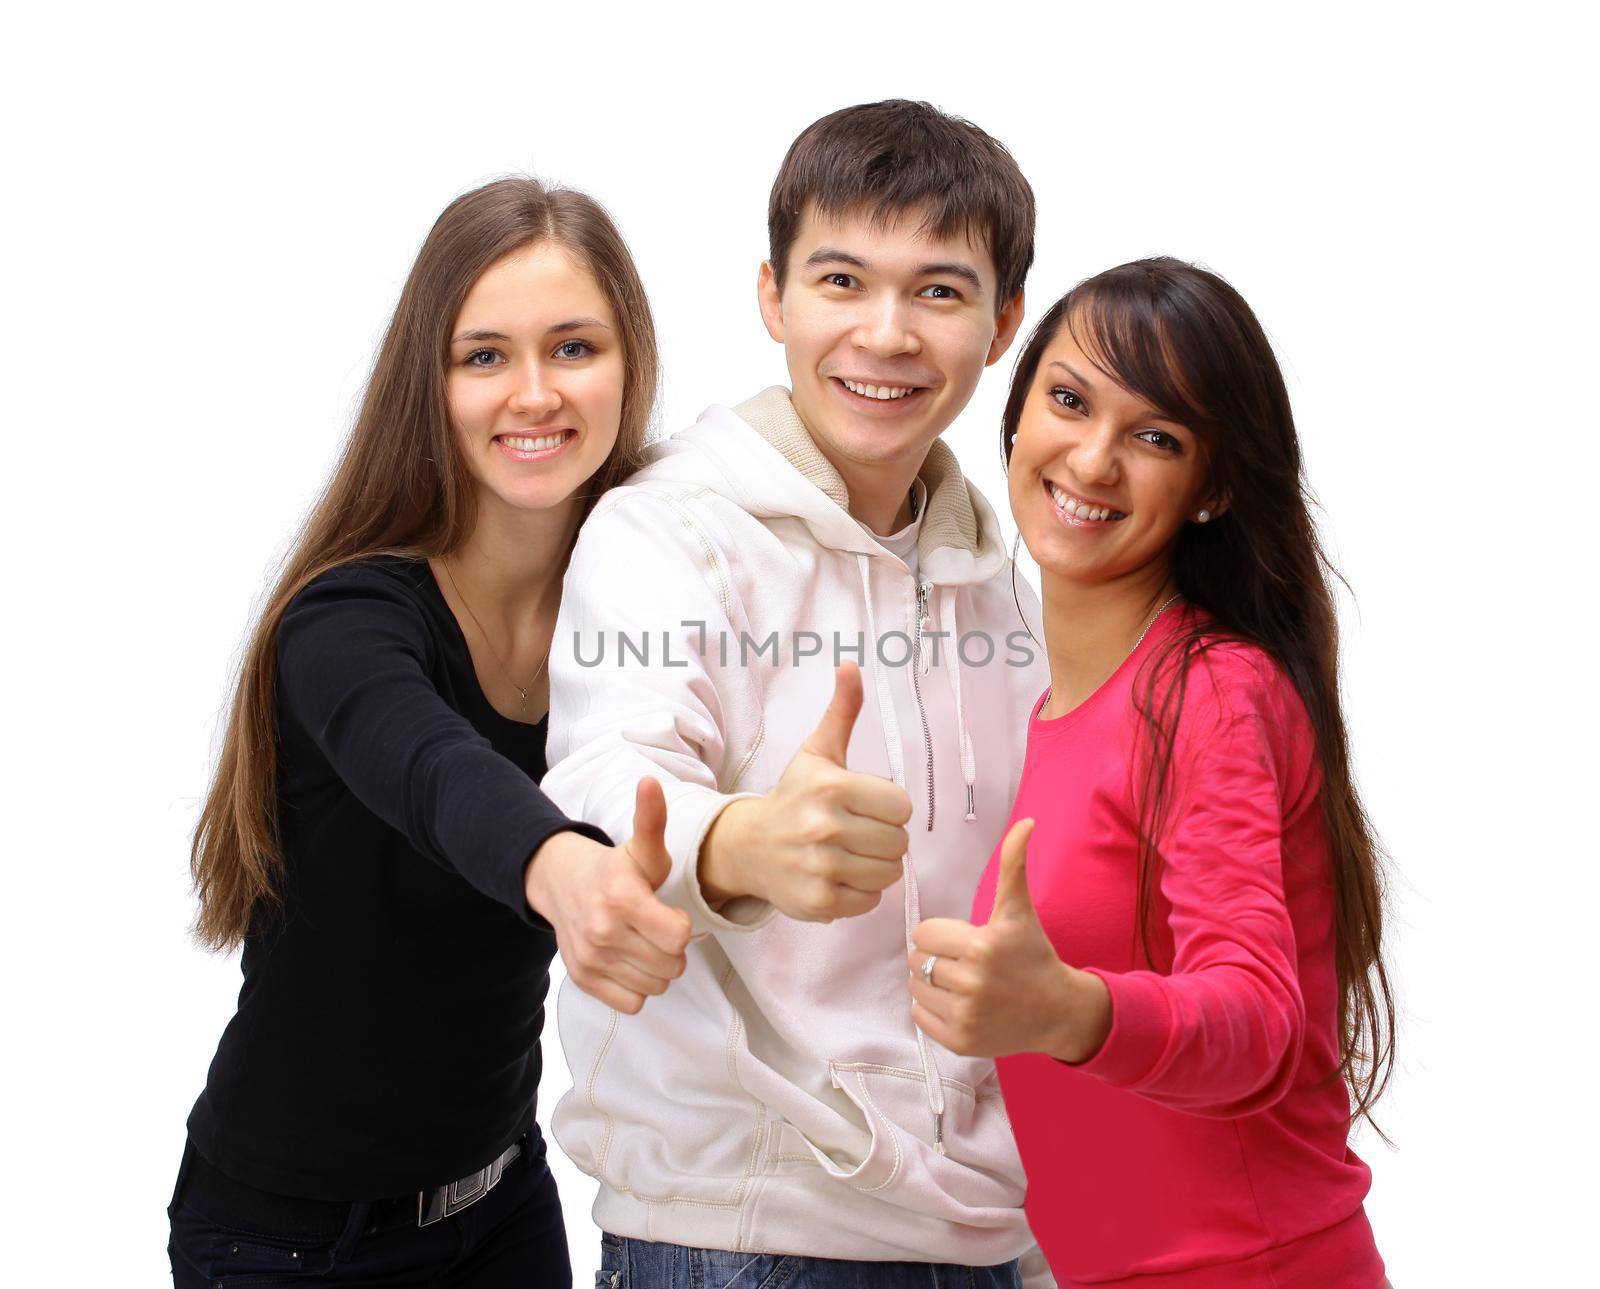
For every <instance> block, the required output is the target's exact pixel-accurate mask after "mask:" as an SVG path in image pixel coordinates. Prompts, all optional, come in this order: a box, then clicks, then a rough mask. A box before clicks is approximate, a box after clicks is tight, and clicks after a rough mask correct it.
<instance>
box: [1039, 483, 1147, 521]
mask: <svg viewBox="0 0 1600 1289" xmlns="http://www.w3.org/2000/svg"><path fill="white" fill-rule="evenodd" d="M1044 487H1045V492H1046V493H1047V494H1048V496H1049V497H1050V504H1051V505H1052V506H1053V507H1054V509H1055V512H1056V514H1057V515H1059V516H1061V517H1062V518H1063V519H1065V520H1067V521H1068V522H1069V523H1070V524H1071V525H1072V526H1073V527H1075V528H1083V527H1087V526H1089V525H1091V524H1114V523H1116V522H1117V521H1118V520H1119V519H1126V518H1127V517H1128V516H1127V512H1126V511H1121V510H1113V509H1112V508H1111V507H1110V506H1104V505H1099V504H1097V503H1095V502H1092V501H1085V500H1084V499H1083V498H1081V497H1075V496H1073V495H1072V494H1071V493H1070V492H1065V491H1063V490H1062V489H1060V488H1058V487H1056V485H1055V484H1053V483H1051V482H1050V480H1048V479H1046V480H1045V481H1044Z"/></svg>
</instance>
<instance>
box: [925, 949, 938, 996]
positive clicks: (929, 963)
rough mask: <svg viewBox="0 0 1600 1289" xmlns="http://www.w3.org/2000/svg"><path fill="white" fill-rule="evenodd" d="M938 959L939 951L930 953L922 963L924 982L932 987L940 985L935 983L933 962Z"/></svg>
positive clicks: (935, 987)
mask: <svg viewBox="0 0 1600 1289" xmlns="http://www.w3.org/2000/svg"><path fill="white" fill-rule="evenodd" d="M938 961H939V955H938V954H937V953H930V954H929V955H928V957H927V960H926V961H924V962H923V964H922V983H923V984H925V985H927V986H928V988H930V989H937V988H938V986H937V985H936V984H934V983H933V964H934V963H936V962H938Z"/></svg>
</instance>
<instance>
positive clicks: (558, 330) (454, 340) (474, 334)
mask: <svg viewBox="0 0 1600 1289" xmlns="http://www.w3.org/2000/svg"><path fill="white" fill-rule="evenodd" d="M585 327H599V328H600V330H602V331H610V330H611V328H610V327H609V326H608V325H607V324H606V323H604V322H601V321H600V319H599V318H569V319H567V321H565V322H558V323H556V324H555V326H553V327H546V328H545V330H544V334H545V335H547V336H558V335H562V334H564V333H566V332H568V331H582V330H583V329H584V328H585ZM510 339H511V337H510V336H508V335H506V333H505V332H503V331H491V330H487V329H485V328H481V327H480V328H477V329H475V330H472V331H463V332H462V333H461V334H460V335H459V336H452V337H451V338H450V343H451V344H452V345H459V344H462V343H464V342H466V341H469V340H471V341H478V340H510Z"/></svg>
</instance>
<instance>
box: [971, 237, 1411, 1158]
mask: <svg viewBox="0 0 1600 1289" xmlns="http://www.w3.org/2000/svg"><path fill="white" fill-rule="evenodd" d="M1063 326H1065V327H1066V328H1067V329H1068V332H1069V334H1070V335H1071V336H1072V337H1073V339H1074V340H1075V341H1077V343H1078V344H1079V346H1080V347H1081V348H1082V349H1083V350H1084V352H1085V353H1086V354H1088V355H1089V356H1090V358H1091V359H1092V360H1093V361H1094V363H1095V365H1096V366H1098V367H1099V368H1100V369H1101V370H1102V371H1103V372H1105V373H1106V374H1107V375H1108V376H1110V377H1111V378H1112V379H1113V380H1115V381H1116V382H1117V383H1118V384H1119V385H1122V386H1123V387H1124V388H1126V389H1128V390H1130V391H1132V392H1133V393H1135V394H1137V395H1139V396H1140V397H1141V398H1143V399H1145V400H1146V401H1147V402H1149V404H1150V405H1151V406H1152V407H1153V408H1155V409H1156V410H1158V411H1159V412H1161V413H1162V414H1163V415H1165V416H1167V417H1170V418H1171V419H1173V420H1175V421H1177V422H1178V423H1179V424H1181V425H1185V426H1188V427H1189V428H1190V429H1192V430H1194V431H1195V433H1196V434H1197V435H1198V436H1199V437H1200V439H1201V441H1202V443H1203V445H1204V448H1205V451H1206V454H1207V459H1208V461H1209V465H1210V470H1211V486H1212V489H1213V491H1214V492H1215V493H1216V495H1217V496H1219V497H1222V498H1225V499H1226V501H1227V508H1226V510H1224V512H1223V513H1222V514H1221V515H1219V516H1218V517H1217V518H1216V519H1214V520H1212V521H1211V522H1210V523H1208V524H1185V525H1184V526H1183V528H1182V530H1181V531H1180V534H1179V537H1178V539H1177V549H1176V552H1175V558H1174V574H1175V576H1176V579H1177V584H1178V589H1179V591H1180V592H1181V593H1182V594H1183V596H1184V598H1185V599H1186V600H1188V601H1189V602H1190V603H1191V604H1194V605H1198V606H1200V607H1201V608H1203V609H1205V610H1206V611H1207V613H1209V614H1210V616H1211V618H1212V619H1213V621H1211V622H1210V623H1205V622H1203V621H1195V622H1193V623H1192V624H1191V625H1190V626H1188V627H1186V628H1183V629H1180V630H1179V631H1177V632H1175V633H1174V635H1173V636H1172V637H1171V638H1170V639H1169V640H1168V641H1167V642H1166V644H1164V645H1163V647H1162V648H1161V649H1160V650H1158V651H1157V652H1156V653H1155V654H1154V655H1153V656H1152V658H1151V659H1150V660H1149V661H1148V662H1147V663H1146V664H1145V665H1144V666H1143V667H1142V668H1141V672H1140V680H1139V682H1138V685H1137V691H1136V698H1135V701H1136V703H1137V706H1138V709H1139V712H1140V715H1141V717H1142V725H1143V730H1144V733H1145V735H1146V737H1147V740H1148V745H1149V750H1150V756H1149V757H1148V759H1147V761H1146V762H1145V773H1144V782H1143V785H1142V790H1141V792H1140V794H1139V796H1140V804H1139V833H1140V855H1139V873H1138V888H1137V889H1138V895H1137V899H1138V920H1137V927H1138V937H1139V947H1140V948H1141V949H1142V951H1143V954H1144V957H1145V960H1146V961H1147V962H1150V963H1152V965H1153V964H1154V959H1153V956H1152V954H1151V946H1150V938H1149V927H1150V915H1151V906H1152V902H1153V892H1154V887H1155V885H1156V881H1157V877H1158V873H1159V864H1160V845H1159V843H1160V839H1161V837H1162V836H1163V834H1164V832H1165V829H1166V825H1167V823H1168V819H1167V815H1168V812H1169V806H1170V801H1169V796H1170V792H1169V787H1170V779H1171V768H1172V755H1173V742H1174V737H1175V734H1176V731H1177V726H1178V719H1179V716H1180V715H1181V713H1182V710H1183V700H1184V689H1185V685H1186V683H1187V679H1188V675H1189V665H1190V664H1191V663H1192V662H1194V661H1196V660H1197V659H1198V658H1199V657H1200V655H1202V654H1203V653H1204V652H1205V651H1206V650H1207V649H1208V648H1211V647H1213V646H1214V645H1216V644H1217V643H1220V642H1221V641H1223V640H1227V639H1232V640H1236V641H1243V642H1246V643H1249V644H1252V645H1256V646H1258V647H1259V648H1261V649H1263V650H1265V651H1266V652H1267V653H1268V654H1270V655H1271V656H1272V657H1273V658H1274V659H1275V660H1276V661H1277V662H1278V664H1279V665H1280V666H1281V667H1282V668H1283V669H1284V671H1285V672H1286V673H1287V674H1288V676H1289V678H1290V680H1291V681H1292V682H1293V683H1294V686H1295V689H1296V690H1297V691H1298V693H1299V695H1300V698H1301V700H1302V701H1303V702H1304V703H1305V706H1306V711H1307V714H1308V715H1309V717H1310V720H1311V728H1312V730H1313V733H1314V735H1315V740H1316V750H1317V759H1318V762H1319V764H1320V766H1321V771H1322V805H1323V810H1324V813H1325V817H1326V820H1327V828H1328V836H1329V841H1330V849H1331V853H1332V856H1333V878H1334V910H1335V912H1334V917H1335V935H1336V947H1335V954H1336V968H1337V978H1338V990H1339V1004H1338V1021H1337V1023H1338V1030H1339V1056H1340V1063H1339V1067H1338V1070H1337V1071H1336V1072H1330V1074H1333V1073H1337V1074H1339V1075H1342V1076H1343V1077H1344V1078H1345V1080H1346V1082H1347V1083H1348V1085H1349V1088H1350V1093H1351V1097H1352V1100H1353V1113H1352V1118H1354V1117H1357V1116H1364V1117H1366V1118H1367V1119H1368V1120H1369V1122H1370V1121H1371V1117H1372V1116H1371V1110H1372V1106H1373V1104H1374V1103H1375V1102H1376V1101H1377V1099H1378V1097H1379V1096H1381V1095H1382V1093H1383V1090H1384V1088H1385V1086H1386V1085H1387V1084H1388V1081H1389V1077H1390V1075H1391V1074H1392V1072H1393V1069H1394V1027H1395V1004H1394V995H1393V992H1392V990H1391V988H1390V983H1389V976H1388V972H1387V970H1386V968H1385V966H1384V962H1383V953H1382V939H1383V918H1384V868H1385V856H1384V852H1383V849H1382V846H1381V844H1380V843H1379V841H1378V838H1377V836H1376V835H1375V833H1374V831H1373V828H1372V825H1371V822H1370V821H1369V819H1368V817H1367V814H1366V811H1365V809H1364V808H1363V807H1362V804H1361V800H1360V797H1359V795H1358V794H1357V792H1356V787H1355V782H1354V780H1353V778H1352V776H1351V771H1350V751H1349V740H1348V737H1347V735H1346V731H1345V722H1344V712H1343V709H1342V707H1341V705H1340V700H1339V661H1338V653H1339V633H1338V621H1337V618H1336V615H1335V609H1334V600H1333V593H1332V585H1331V583H1332V579H1334V578H1337V577H1338V574H1337V573H1336V572H1335V571H1334V569H1333V567H1332V565H1331V564H1330V563H1329V561H1328V558H1327V556H1326V554H1325V553H1324V551H1323V548H1322V544H1321V541H1320V540H1319V538H1318V536H1317V530H1316V525H1315V524H1314V523H1313V522H1312V517H1311V506H1312V501H1311V497H1310V494H1309V490H1308V489H1307V486H1306V483H1305V478H1304V475H1303V472H1302V465H1301V454H1300V442H1299V438H1298V436H1297V435H1296V433H1295V426H1294V416H1293V413H1292V412H1291V410H1290V407H1289V394H1288V390H1287V389H1286V388H1285V386H1284V382H1283V374H1282V372H1281V371H1280V370H1279V368H1278V362H1277V359H1276V357H1275V356H1274V355H1273V352H1272V346H1271V343H1270V342H1269V341H1268V339H1267V336H1266V333H1265V331H1263V330H1262V327H1261V324H1260V322H1258V321H1257V319H1256V316H1255V314H1254V313H1253V312H1252V311H1251V309H1250V306H1249V305H1248V304H1246V303H1245V300H1244V298H1243V297H1242V296H1241V295H1240V294H1239V293H1238V292H1237V291H1235V290H1234V289H1233V287H1231V286H1230V285H1229V284H1228V283H1227V282H1225V281H1223V280H1222V279H1221V278H1220V277H1218V276H1217V275H1216V274H1214V273H1208V272H1206V271H1205V270H1204V269H1200V268H1197V267H1195V266H1194V265H1192V264H1186V263H1184V262H1183V261H1182V260H1176V259H1171V258H1169V257H1159V258H1154V259H1145V260H1137V261H1135V262H1133V263H1131V264H1123V265H1120V266H1119V267H1117V268H1114V269H1108V270H1107V271H1106V272H1104V273H1100V274H1097V275H1096V276H1094V277H1091V278H1088V279H1086V280H1085V281H1083V282H1080V283H1079V284H1078V285H1077V286H1076V287H1074V288H1073V289H1072V290H1071V291H1069V292H1068V293H1067V294H1066V295H1065V296H1063V297H1062V298H1061V299H1060V300H1058V301H1057V302H1056V303H1055V304H1054V305H1053V306H1052V307H1051V309H1050V311H1049V312H1048V313H1046V314H1045V316H1044V317H1043V318H1041V319H1040V320H1039V324H1038V326H1037V327H1035V328H1034V331H1033V334H1032V335H1031V336H1029V337H1028V342H1027V344H1026V346H1024V348H1023V350H1022V353H1021V354H1020V355H1019V356H1018V358H1017V366H1016V370H1015V372H1014V373H1013V375H1012V379H1011V390H1010V394H1009V396H1008V398H1007V400H1006V408H1005V413H1004V415H1003V417H1002V428H1001V451H1002V452H1003V453H1004V454H1005V458H1006V461H1007V464H1008V465H1009V463H1010V459H1011V435H1012V434H1013V433H1014V432H1015V430H1016V428H1017V424H1018V422H1019V421H1020V420H1021V418H1022V410H1023V407H1024V405H1025V404H1026V402H1027V400H1028V397H1029V396H1030V394H1031V393H1032V392H1033V384H1034V380H1035V378H1036V377H1037V375H1038V370H1039V363H1040V360H1041V359H1042V357H1043V355H1044V352H1045V350H1046V349H1048V348H1049V346H1050V344H1051V342H1052V341H1054V339H1055V338H1056V336H1057V334H1059V332H1060V330H1061V328H1062V327H1063ZM1374 1126H1376V1125H1374Z"/></svg>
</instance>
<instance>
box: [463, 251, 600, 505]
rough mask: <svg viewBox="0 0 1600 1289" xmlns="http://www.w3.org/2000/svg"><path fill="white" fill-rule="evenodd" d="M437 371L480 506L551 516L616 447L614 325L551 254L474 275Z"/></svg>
mask: <svg viewBox="0 0 1600 1289" xmlns="http://www.w3.org/2000/svg"><path fill="white" fill-rule="evenodd" d="M448 362H449V366H448V372H447V375H446V378H445V393H446V397H447V399H448V402H449V406H450V419H451V423H452V425H453V427H454V429H455V434H456V441H457V443H458V444H459V445H460V448H461V454H462V458H463V459H464V461H465V462H466V466H467V469H468V470H469V471H470V472H471V474H472V477H473V479H474V481H475V482H476V484H477V486H478V495H479V501H480V504H501V505H505V506H508V507H512V508H514V509H518V510H546V509H549V508H551V507H553V506H558V505H561V504H562V503H563V502H566V501H568V500H569V499H571V497H572V495H573V494H574V493H575V492H576V491H577V490H578V489H579V488H580V487H581V486H582V485H583V484H584V482H585V481H587V480H588V479H589V477H590V476H591V475H593V474H594V472H595V471H596V470H598V469H599V468H600V466H601V465H603V464H604V462H605V460H606V458H607V456H608V455H609V454H610V453H611V450H612V448H613V447H614V446H615V444H616V441H617V429H618V426H619V425H620V424H621V420H622V393H623V377H624V354H623V346H622V338H621V335H620V334H619V332H618V330H617V321H616V317H615V315H614V313H613V311H612V308H611V304H610V302H609V301H608V300H607V299H606V296H605V293H604V292H603V291H602V290H601V289H600V286H599V284H598V283H597V282H596V281H595V279H594V276H593V275H592V274H591V273H590V272H589V271H588V269H587V268H585V267H584V266H583V265H582V264H581V263H579V262H578V261H577V260H575V259H573V258H572V256H571V255H569V254H568V253H567V252H566V251H564V250H562V249H561V248H560V247H558V246H554V245H551V244H549V243H535V244H533V245H531V246H526V247H523V248H521V249H520V250H517V251H514V252H513V253H511V254H510V255H507V256H506V257H504V258H503V259H500V260H497V261H496V262H495V263H494V264H492V265H490V266H489V267H488V268H487V269H485V270H484V272H483V275H482V276H481V277H479V278H478V280H477V281H476V282H475V283H473V286H472V290H471V291H469V292H468V293H467V298H466V300H465V301H464V302H463V303H462V306H461V312H460V313H459V314H458V315H457V317H456V320H455V324H454V326H453V327H452V328H451V331H450V349H449V360H448Z"/></svg>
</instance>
